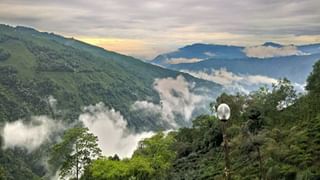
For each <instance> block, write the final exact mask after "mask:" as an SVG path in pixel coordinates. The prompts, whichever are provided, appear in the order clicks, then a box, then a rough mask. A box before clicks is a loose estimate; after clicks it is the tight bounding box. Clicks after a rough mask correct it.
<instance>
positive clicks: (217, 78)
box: [182, 68, 277, 86]
mask: <svg viewBox="0 0 320 180" xmlns="http://www.w3.org/2000/svg"><path fill="white" fill-rule="evenodd" d="M182 72H185V73H188V74H190V75H192V76H195V77H197V78H200V79H205V80H208V81H212V82H215V83H218V84H221V85H225V86H229V85H233V84H236V83H241V84H246V85H257V84H272V83H276V82H277V80H276V79H274V78H271V77H268V76H262V75H244V74H239V75H237V74H234V73H232V72H229V71H227V70H226V69H225V68H221V69H219V70H215V69H211V70H204V71H189V70H182Z"/></svg>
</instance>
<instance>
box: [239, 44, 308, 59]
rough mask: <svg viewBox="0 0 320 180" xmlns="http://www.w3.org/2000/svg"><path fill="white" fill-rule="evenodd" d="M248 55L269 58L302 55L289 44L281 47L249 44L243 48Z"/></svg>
mask: <svg viewBox="0 0 320 180" xmlns="http://www.w3.org/2000/svg"><path fill="white" fill-rule="evenodd" d="M243 52H244V53H246V55H247V56H248V57H255V58H271V57H280V56H292V55H304V53H303V52H301V51H299V50H298V48H297V47H296V46H293V45H289V46H283V47H272V46H251V47H246V48H244V50H243Z"/></svg>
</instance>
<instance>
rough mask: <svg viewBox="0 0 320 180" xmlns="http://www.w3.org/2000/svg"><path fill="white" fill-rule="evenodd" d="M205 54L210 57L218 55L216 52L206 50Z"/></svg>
mask: <svg viewBox="0 0 320 180" xmlns="http://www.w3.org/2000/svg"><path fill="white" fill-rule="evenodd" d="M204 55H206V56H208V57H214V56H216V54H215V53H213V52H205V53H204Z"/></svg>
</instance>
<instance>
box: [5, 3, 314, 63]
mask: <svg viewBox="0 0 320 180" xmlns="http://www.w3.org/2000/svg"><path fill="white" fill-rule="evenodd" d="M0 9H1V11H0V23H4V24H9V25H13V26H16V25H24V26H28V27H33V28H36V29H38V30H40V31H46V32H54V33H57V34H61V35H64V36H67V37H74V38H76V39H79V40H82V41H85V42H88V43H90V44H94V45H98V46H101V47H103V48H105V49H108V50H112V51H117V52H119V53H123V54H127V55H132V56H135V57H138V58H141V59H145V60H148V59H152V58H154V57H155V56H157V55H159V54H160V53H164V52H168V51H174V50H175V49H177V48H179V47H182V46H185V45H187V44H192V43H211V44H229V45H231V44H232V45H243V46H250V45H257V44H261V43H263V42H265V41H274V42H278V43H283V44H308V43H317V42H320V13H319V9H320V2H319V0H303V1H301V0H241V1H234V0H158V1H155V0H90V1H88V0H68V1H67V0H1V1H0Z"/></svg>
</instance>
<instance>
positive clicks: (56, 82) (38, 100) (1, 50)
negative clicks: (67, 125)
mask: <svg viewBox="0 0 320 180" xmlns="http://www.w3.org/2000/svg"><path fill="white" fill-rule="evenodd" d="M0 74H1V76H0V97H1V102H0V122H5V121H14V120H17V119H19V118H23V117H27V116H30V115H35V114H49V113H50V109H49V108H48V105H47V103H46V101H45V99H46V98H47V97H48V96H50V95H51V96H53V97H54V98H56V99H57V100H58V107H59V109H63V110H64V114H63V118H64V119H69V120H72V119H74V118H77V116H78V114H79V113H80V110H81V108H82V107H83V106H86V105H90V104H95V103H98V102H104V103H105V104H106V106H109V107H113V108H115V109H116V110H118V111H121V113H122V114H123V115H124V116H125V118H126V119H128V121H129V122H128V126H129V127H131V128H134V129H136V130H141V129H152V130H156V129H158V128H159V127H158V125H157V124H155V120H154V119H143V118H141V117H139V115H136V114H130V111H129V106H130V105H131V104H132V103H133V102H135V101H137V100H147V99H148V100H151V101H153V102H155V103H159V97H158V94H157V93H156V92H155V90H154V89H153V87H152V84H153V82H154V80H155V78H165V77H176V76H177V75H178V74H181V73H178V72H175V71H171V70H167V69H163V68H161V67H158V66H153V65H151V64H148V63H145V62H142V61H140V60H137V59H134V58H132V57H129V56H124V55H120V54H117V53H114V52H110V51H107V50H104V49H102V48H98V47H95V46H91V45H88V44H85V43H83V42H80V41H77V40H75V39H72V38H71V39H67V38H64V37H61V36H58V35H54V34H49V33H41V32H38V31H36V30H34V29H30V28H25V27H16V28H13V27H10V26H5V25H0ZM183 75H184V77H185V78H186V79H187V80H188V81H190V82H196V84H197V86H199V87H200V86H204V87H207V88H210V89H211V90H212V92H218V91H219V89H220V86H218V85H216V84H214V83H211V82H208V81H203V80H200V79H196V78H193V77H191V76H189V75H186V74H183Z"/></svg>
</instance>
